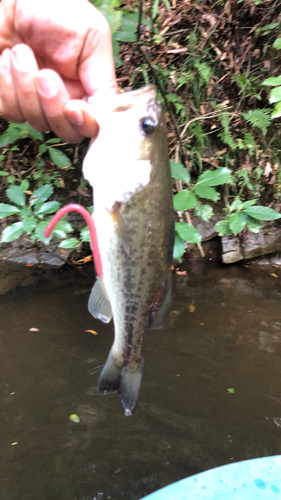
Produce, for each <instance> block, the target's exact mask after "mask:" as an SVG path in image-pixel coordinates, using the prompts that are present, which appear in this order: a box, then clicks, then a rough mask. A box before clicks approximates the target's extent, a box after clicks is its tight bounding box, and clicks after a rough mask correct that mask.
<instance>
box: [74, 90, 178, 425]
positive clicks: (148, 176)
mask: <svg viewBox="0 0 281 500" xmlns="http://www.w3.org/2000/svg"><path fill="white" fill-rule="evenodd" d="M106 108H107V109H105V106H104V105H103V107H102V109H100V111H99V103H96V105H95V113H96V115H95V116H96V119H97V121H98V123H99V125H100V131H99V135H98V137H97V139H96V140H95V141H93V142H92V144H91V145H90V149H89V151H88V153H87V155H86V157H85V160H84V165H83V173H84V177H85V178H86V179H87V180H88V181H89V183H90V184H91V185H92V186H93V189H94V207H95V209H94V221H95V226H96V231H97V241H98V249H99V253H100V258H101V263H102V276H101V277H98V278H97V280H96V282H95V285H94V287H93V290H92V293H91V296H90V299H89V304H88V307H89V311H90V312H91V314H92V315H93V316H94V317H95V318H99V319H101V320H102V321H104V322H106V323H107V322H109V321H110V320H111V318H112V317H113V321H114V330H115V339H114V343H113V346H112V348H111V351H110V353H109V356H108V359H107V361H106V364H105V366H104V368H103V370H102V372H101V375H100V378H99V382H98V386H99V391H100V392H101V393H108V392H114V391H118V394H119V398H120V401H121V404H122V406H123V408H124V411H125V415H127V416H129V415H131V414H132V413H133V411H134V409H135V406H136V404H137V401H138V396H139V391H140V386H141V379H142V372H143V343H144V339H145V336H146V333H147V330H148V328H149V327H151V328H154V329H158V328H161V327H163V326H164V324H165V321H166V320H167V318H168V315H169V311H170V304H171V260H172V253H173V244H174V210H173V199H172V181H171V173H170V166H169V158H168V147H167V137H166V125H165V118H164V113H163V111H162V109H161V106H160V103H159V102H158V100H157V95H156V88H155V87H154V86H153V85H148V86H146V87H144V88H141V89H139V90H136V91H132V92H128V93H124V94H117V95H115V96H113V97H112V101H110V102H108V103H106Z"/></svg>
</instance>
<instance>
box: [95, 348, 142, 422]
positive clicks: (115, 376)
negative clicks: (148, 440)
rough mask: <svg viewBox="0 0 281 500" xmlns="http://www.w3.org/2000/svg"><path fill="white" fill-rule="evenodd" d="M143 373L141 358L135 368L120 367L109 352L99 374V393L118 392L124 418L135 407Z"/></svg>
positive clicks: (128, 415) (131, 412) (129, 414)
mask: <svg viewBox="0 0 281 500" xmlns="http://www.w3.org/2000/svg"><path fill="white" fill-rule="evenodd" d="M142 372H143V358H142V359H141V363H140V364H139V365H137V367H134V368H132V367H131V366H130V365H127V366H124V367H122V366H120V365H118V364H117V363H116V361H115V359H114V356H113V355H112V352H111V351H110V353H109V356H108V358H107V361H106V363H105V365H104V367H103V370H102V372H101V374H100V378H99V382H98V388H99V392H101V393H103V394H107V393H108V392H115V391H117V390H118V395H119V399H120V402H121V404H122V406H123V408H124V411H125V415H126V417H130V416H131V415H132V414H133V412H134V410H135V407H136V405H137V402H138V398H139V393H140V387H141V380H142Z"/></svg>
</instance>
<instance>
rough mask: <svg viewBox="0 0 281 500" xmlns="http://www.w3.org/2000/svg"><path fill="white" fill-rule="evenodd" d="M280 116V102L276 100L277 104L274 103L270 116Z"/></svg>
mask: <svg viewBox="0 0 281 500" xmlns="http://www.w3.org/2000/svg"><path fill="white" fill-rule="evenodd" d="M280 116H281V102H278V103H277V104H275V106H274V108H273V111H272V115H271V118H272V119H274V118H280Z"/></svg>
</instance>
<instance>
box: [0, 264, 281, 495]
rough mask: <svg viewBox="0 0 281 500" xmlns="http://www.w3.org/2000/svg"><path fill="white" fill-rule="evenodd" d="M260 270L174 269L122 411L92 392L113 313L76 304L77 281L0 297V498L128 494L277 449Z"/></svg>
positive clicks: (274, 326)
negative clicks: (137, 385) (136, 392)
mask: <svg viewBox="0 0 281 500" xmlns="http://www.w3.org/2000/svg"><path fill="white" fill-rule="evenodd" d="M272 272H273V273H274V271H268V272H267V271H264V272H263V273H262V274H261V273H257V272H256V271H254V270H252V269H249V268H245V267H237V268H234V267H224V268H221V269H215V268H207V267H206V268H202V267H201V268H199V267H198V269H196V268H194V269H191V270H188V271H187V275H175V276H174V281H175V286H174V290H175V292H174V303H173V312H172V315H171V318H170V321H169V324H168V325H167V327H166V328H165V329H163V330H160V331H154V332H150V334H149V336H148V338H147V340H146V345H145V370H144V377H143V383H142V390H141V395H140V400H139V404H138V406H137V409H136V411H135V413H134V415H133V417H131V418H126V417H125V416H124V415H123V411H122V408H121V406H120V404H119V401H118V397H117V395H116V394H114V395H108V396H102V395H99V394H98V392H97V380H98V376H99V373H100V370H101V365H102V364H103V363H104V362H105V360H106V357H107V354H108V352H109V349H110V346H111V343H112V340H113V327H112V325H111V324H110V325H104V324H102V323H101V322H99V321H96V320H94V319H93V318H92V317H91V316H90V315H89V313H88V312H87V300H88V294H89V290H90V287H89V282H86V281H85V280H84V279H82V278H77V280H76V281H74V282H73V283H72V284H68V285H64V286H59V287H58V288H55V289H53V290H51V291H50V289H47V288H46V287H44V285H38V286H36V287H34V288H29V289H26V290H24V289H19V290H17V291H15V292H12V293H9V294H7V295H5V296H2V297H0V384H1V385H0V388H1V393H0V398H1V400H0V442H1V455H0V457H1V458H0V463H1V467H0V498H1V500H38V499H40V500H45V499H50V500H54V499H58V500H94V499H99V500H107V499H112V500H119V499H123V498H124V499H131V500H138V499H140V498H142V497H144V496H145V495H147V494H149V493H150V492H152V491H155V490H156V489H158V488H160V487H163V486H165V485H167V484H169V483H171V482H174V481H176V480H178V479H181V478H184V477H186V476H189V475H191V474H195V473H197V472H201V471H203V470H206V469H209V468H212V467H216V466H219V465H223V464H226V463H231V462H234V461H238V460H245V459H250V458H255V457H262V456H267V455H273V454H280V453H281V307H280V304H281V281H280V280H281V278H278V277H277V278H276V277H275V276H271V273H272ZM274 274H276V275H278V272H275V273H274ZM31 328H37V329H38V330H39V331H30V329H31ZM86 330H95V331H96V332H98V335H94V334H92V333H89V332H86ZM72 414H77V415H79V417H80V423H74V422H72V421H70V420H69V416H70V415H72Z"/></svg>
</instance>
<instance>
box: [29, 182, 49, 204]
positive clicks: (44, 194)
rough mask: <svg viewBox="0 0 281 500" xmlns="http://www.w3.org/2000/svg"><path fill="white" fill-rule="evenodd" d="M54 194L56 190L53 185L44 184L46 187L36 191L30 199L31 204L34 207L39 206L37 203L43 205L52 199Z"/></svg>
mask: <svg viewBox="0 0 281 500" xmlns="http://www.w3.org/2000/svg"><path fill="white" fill-rule="evenodd" d="M53 192H54V188H53V186H51V184H44V186H41V187H40V188H39V189H36V191H34V193H33V195H32V196H31V197H30V199H29V204H30V205H31V206H32V205H37V203H43V202H44V201H46V200H47V199H48V198H50V196H51V195H52V194H53Z"/></svg>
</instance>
